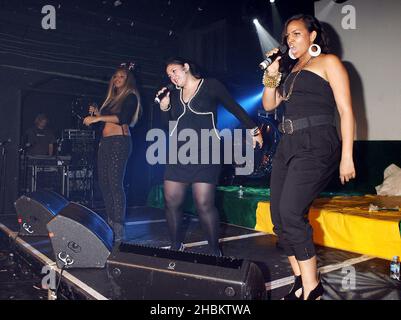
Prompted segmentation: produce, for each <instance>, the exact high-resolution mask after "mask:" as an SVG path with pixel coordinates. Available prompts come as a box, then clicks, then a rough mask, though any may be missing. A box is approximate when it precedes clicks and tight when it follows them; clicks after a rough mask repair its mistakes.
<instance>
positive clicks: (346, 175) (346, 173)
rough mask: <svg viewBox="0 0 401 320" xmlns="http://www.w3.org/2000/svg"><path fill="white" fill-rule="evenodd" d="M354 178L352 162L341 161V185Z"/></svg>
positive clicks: (347, 160) (349, 160)
mask: <svg viewBox="0 0 401 320" xmlns="http://www.w3.org/2000/svg"><path fill="white" fill-rule="evenodd" d="M355 176H356V173H355V166H354V161H353V160H352V159H341V162H340V180H341V183H342V184H345V182H348V181H350V180H351V179H354V178H355Z"/></svg>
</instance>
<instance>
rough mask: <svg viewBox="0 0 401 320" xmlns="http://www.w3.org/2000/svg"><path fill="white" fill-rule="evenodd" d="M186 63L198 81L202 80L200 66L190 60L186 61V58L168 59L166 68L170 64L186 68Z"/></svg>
mask: <svg viewBox="0 0 401 320" xmlns="http://www.w3.org/2000/svg"><path fill="white" fill-rule="evenodd" d="M186 63H187V64H188V65H189V72H190V73H191V74H192V75H193V76H194V77H195V78H196V79H201V78H202V72H201V70H200V68H199V66H198V65H197V64H196V63H195V62H193V61H191V60H189V59H185V58H182V57H171V58H168V59H167V60H166V68H167V67H168V66H169V65H170V64H178V65H181V66H184V65H185V64H186Z"/></svg>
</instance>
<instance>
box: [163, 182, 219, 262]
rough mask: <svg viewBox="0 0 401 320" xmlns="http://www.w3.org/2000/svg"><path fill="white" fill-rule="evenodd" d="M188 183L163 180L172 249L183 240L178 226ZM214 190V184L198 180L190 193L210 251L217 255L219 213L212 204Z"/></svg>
mask: <svg viewBox="0 0 401 320" xmlns="http://www.w3.org/2000/svg"><path fill="white" fill-rule="evenodd" d="M188 185H189V184H188V183H182V182H176V181H170V180H165V181H164V201H165V209H166V218H167V224H168V228H169V232H170V238H171V248H172V249H178V248H180V245H181V243H182V242H183V237H182V234H181V232H180V227H181V222H182V216H183V204H184V200H185V195H186V191H187V188H188ZM215 190H216V186H215V185H214V184H210V183H200V182H197V183H193V184H192V195H193V199H194V202H195V207H196V211H197V213H198V215H199V219H200V222H201V225H202V228H203V229H204V232H205V233H206V236H207V241H208V244H209V246H210V249H211V253H212V254H215V255H219V254H220V249H219V213H218V211H217V209H216V207H215V205H214V195H215Z"/></svg>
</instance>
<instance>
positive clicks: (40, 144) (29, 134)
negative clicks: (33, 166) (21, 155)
mask: <svg viewBox="0 0 401 320" xmlns="http://www.w3.org/2000/svg"><path fill="white" fill-rule="evenodd" d="M55 142H56V137H55V136H54V134H53V132H52V131H51V130H50V129H47V128H45V129H39V128H36V127H32V128H30V129H28V130H27V131H26V133H25V143H26V145H27V146H28V148H27V150H26V153H27V154H30V155H49V145H50V144H53V143H55Z"/></svg>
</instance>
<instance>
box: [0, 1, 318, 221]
mask: <svg viewBox="0 0 401 320" xmlns="http://www.w3.org/2000/svg"><path fill="white" fill-rule="evenodd" d="M44 5H53V6H54V7H55V9H56V29H55V30H51V29H49V30H44V29H43V28H42V25H41V23H42V19H43V17H44V16H45V15H46V13H45V14H43V13H42V12H41V11H42V7H43V6H44ZM275 6H276V9H277V10H278V12H279V13H280V16H281V19H282V21H285V19H286V18H288V17H289V16H291V15H293V14H295V13H298V12H301V11H302V12H305V13H313V1H277V3H276V4H275ZM272 12H273V11H272V7H271V5H270V3H269V2H268V1H266V0H241V1H229V0H220V1H213V0H191V1H188V0H175V1H174V0H132V1H121V5H118V6H116V5H115V2H114V1H110V0H105V1H101V0H87V1H79V0H68V1H67V0H65V1H33V0H19V1H11V0H2V1H0V86H1V95H0V110H1V117H0V141H4V140H6V139H11V142H10V143H8V144H7V145H6V148H5V150H6V155H7V161H6V168H5V172H6V175H5V177H4V178H3V180H2V186H4V190H3V192H2V194H1V195H0V197H1V199H0V204H1V207H2V208H0V212H1V213H12V212H13V202H14V201H15V200H16V199H17V198H18V196H19V194H18V181H19V152H18V150H19V148H20V147H21V142H22V141H21V139H22V134H23V132H24V131H25V130H26V129H27V128H28V127H29V126H30V125H31V124H32V122H33V119H34V117H35V115H36V114H37V113H39V112H45V113H47V114H48V116H49V118H50V127H51V128H52V129H53V131H54V132H55V134H56V136H57V137H60V136H61V132H62V130H63V129H65V128H78V127H79V121H77V119H76V118H75V117H74V116H73V115H72V114H71V109H72V106H73V105H74V104H79V103H80V104H82V105H83V108H86V105H87V103H88V102H89V101H95V102H97V103H98V104H101V103H102V100H103V99H104V97H105V94H106V88H107V83H108V81H109V79H110V77H111V75H112V73H113V70H114V68H115V67H116V66H117V65H119V64H120V63H121V62H126V61H135V63H136V65H137V69H136V76H137V78H138V81H139V85H140V89H141V93H142V99H143V105H144V110H145V112H144V116H143V118H142V120H141V122H140V124H139V125H138V126H137V127H136V128H134V129H133V130H132V134H133V137H134V152H133V153H132V157H131V159H130V161H129V164H128V172H127V177H126V182H125V185H126V188H127V199H128V203H129V205H141V204H144V203H145V202H146V197H147V194H148V192H149V190H150V188H151V187H152V186H153V185H155V184H158V183H160V182H161V181H162V173H163V168H162V167H161V166H153V167H152V166H149V165H147V164H146V161H145V152H146V147H147V144H146V141H145V135H146V132H147V130H148V129H150V128H154V127H160V126H161V120H160V111H159V109H158V107H157V106H155V105H154V104H153V103H152V101H153V97H154V95H155V92H156V91H157V89H158V88H160V86H162V85H163V84H165V83H166V82H167V79H166V77H165V75H164V74H165V73H164V61H165V59H166V58H168V57H170V56H175V55H181V56H186V57H188V58H191V59H193V60H194V61H196V62H197V63H199V64H200V65H201V66H203V67H204V69H205V70H206V71H207V72H208V74H209V75H211V76H215V77H217V78H219V79H220V80H221V81H223V82H224V83H225V84H226V85H227V86H228V87H229V89H230V91H231V92H232V93H233V95H235V94H241V93H244V92H247V90H252V89H254V88H255V87H256V86H258V85H260V78H261V73H260V71H259V70H258V67H257V66H258V63H259V62H260V60H261V57H262V53H261V50H260V45H259V41H258V38H257V34H256V32H255V28H254V25H253V24H252V19H253V18H255V17H257V18H259V20H260V21H262V22H263V25H264V26H265V27H266V28H268V29H269V30H270V32H271V34H272V35H274V36H276V38H277V39H278V38H279V35H280V33H281V28H282V21H281V22H280V21H277V17H275V18H273V14H272ZM253 117H255V118H256V114H253ZM97 196H98V195H97Z"/></svg>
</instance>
